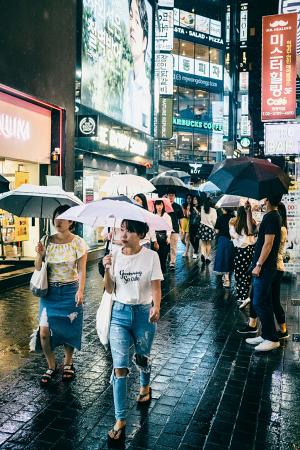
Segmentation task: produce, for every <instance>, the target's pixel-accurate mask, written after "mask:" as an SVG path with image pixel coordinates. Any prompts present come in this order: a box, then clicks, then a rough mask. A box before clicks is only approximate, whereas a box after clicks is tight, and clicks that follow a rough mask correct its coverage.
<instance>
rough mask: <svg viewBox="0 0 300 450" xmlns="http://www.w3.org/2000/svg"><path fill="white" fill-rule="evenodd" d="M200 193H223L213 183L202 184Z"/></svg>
mask: <svg viewBox="0 0 300 450" xmlns="http://www.w3.org/2000/svg"><path fill="white" fill-rule="evenodd" d="M199 191H200V192H211V193H214V192H221V190H220V189H219V188H218V186H216V185H215V184H214V183H212V182H211V181H206V183H202V184H200V186H199Z"/></svg>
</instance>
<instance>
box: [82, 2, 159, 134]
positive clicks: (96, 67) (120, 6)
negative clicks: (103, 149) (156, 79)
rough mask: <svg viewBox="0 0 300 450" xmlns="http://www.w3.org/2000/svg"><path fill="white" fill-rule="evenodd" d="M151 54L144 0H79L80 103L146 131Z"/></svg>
mask: <svg viewBox="0 0 300 450" xmlns="http://www.w3.org/2000/svg"><path fill="white" fill-rule="evenodd" d="M152 55H153V52H152V7H151V4H150V3H149V2H148V1H147V0H83V23H82V69H81V70H82V73H81V103H82V104H83V105H85V106H88V107H91V108H93V109H95V110H97V111H99V112H101V113H103V114H105V115H106V116H108V117H111V118H112V119H115V120H117V121H119V122H121V123H124V124H126V125H129V126H131V127H132V128H136V129H138V130H139V131H143V132H145V133H147V134H151V133H152V126H151V123H152V120H151V117H152V114H151V112H152V96H151V76H152V75H151V67H152Z"/></svg>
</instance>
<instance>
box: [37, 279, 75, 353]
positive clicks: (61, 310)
mask: <svg viewBox="0 0 300 450" xmlns="http://www.w3.org/2000/svg"><path fill="white" fill-rule="evenodd" d="M77 290H78V283H77V282H75V283H72V284H65V285H61V286H57V285H49V288H48V293H47V296H46V297H42V298H41V299H40V309H39V325H40V326H48V327H49V330H50V334H51V348H52V350H53V349H54V348H55V347H58V346H59V345H63V344H68V345H70V346H71V347H74V348H76V349H78V350H80V349H81V337H82V323H83V308H82V305H81V306H76V299H75V295H76V292H77Z"/></svg>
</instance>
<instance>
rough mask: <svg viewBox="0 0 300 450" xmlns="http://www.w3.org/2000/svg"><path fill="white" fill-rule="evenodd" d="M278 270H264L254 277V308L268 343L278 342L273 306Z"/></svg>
mask: <svg viewBox="0 0 300 450" xmlns="http://www.w3.org/2000/svg"><path fill="white" fill-rule="evenodd" d="M275 275H276V270H275V269H274V270H271V269H270V270H264V271H263V272H262V274H261V275H260V276H259V277H253V284H252V286H253V287H252V289H253V307H254V310H255V311H256V314H257V315H258V317H259V319H260V322H261V336H262V338H263V339H267V340H268V341H273V342H278V337H277V333H276V327H275V321H274V313H273V305H272V283H273V280H274V277H275Z"/></svg>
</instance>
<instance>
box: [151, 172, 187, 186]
mask: <svg viewBox="0 0 300 450" xmlns="http://www.w3.org/2000/svg"><path fill="white" fill-rule="evenodd" d="M159 175H160V176H161V175H164V176H169V177H176V178H180V180H182V181H183V182H184V183H186V182H187V181H189V180H190V179H191V175H190V174H188V173H187V172H184V171H183V170H166V171H165V172H162V173H160V174H159Z"/></svg>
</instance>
